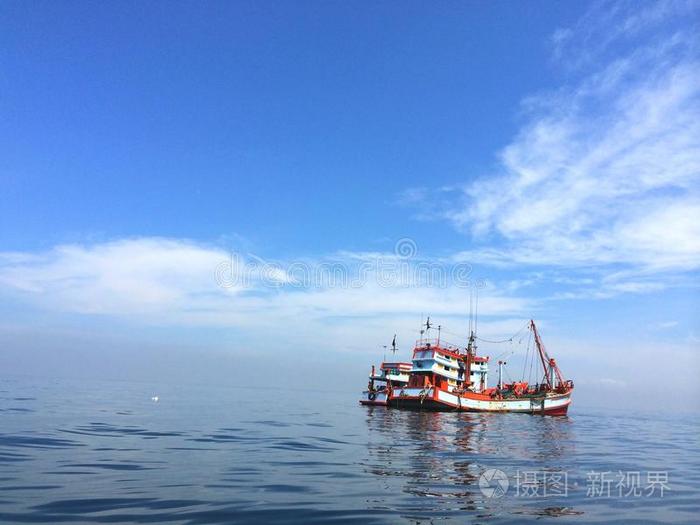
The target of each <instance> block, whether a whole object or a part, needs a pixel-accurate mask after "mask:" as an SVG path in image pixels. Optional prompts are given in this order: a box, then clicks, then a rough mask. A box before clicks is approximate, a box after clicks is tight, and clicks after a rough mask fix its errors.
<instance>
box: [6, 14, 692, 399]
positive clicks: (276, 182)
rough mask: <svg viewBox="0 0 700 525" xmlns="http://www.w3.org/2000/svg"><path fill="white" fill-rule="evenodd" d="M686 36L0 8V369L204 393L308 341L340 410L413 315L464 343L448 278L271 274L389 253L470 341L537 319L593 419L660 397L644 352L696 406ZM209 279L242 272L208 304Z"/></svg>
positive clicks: (559, 25)
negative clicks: (465, 277) (194, 381)
mask: <svg viewBox="0 0 700 525" xmlns="http://www.w3.org/2000/svg"><path fill="white" fill-rule="evenodd" d="M698 19H699V17H698V7H697V3H694V2H680V1H661V2H645V3H637V2H604V3H588V4H587V3H574V2H537V3H535V2H521V3H516V2H444V3H440V4H439V5H433V4H429V3H425V2H420V3H419V2H402V3H400V4H399V3H395V2H380V3H375V4H369V3H367V4H351V3H346V2H304V3H301V2H300V3H292V2H279V3H272V2H249V3H246V2H235V3H230V2H228V3H227V2H220V3H215V2H209V3H203V4H202V3H200V4H195V3H185V2H180V3H165V2H163V3H153V2H151V3H126V2H123V3H118V4H102V5H99V6H97V5H94V4H89V3H81V2H73V3H70V4H69V3H48V2H23V3H19V2H16V3H6V4H4V5H3V6H2V7H0V68H2V72H3V74H2V75H1V77H0V90H1V92H2V97H0V116H1V117H2V118H0V144H1V145H2V155H0V189H1V191H0V312H1V313H2V317H3V321H2V322H0V343H2V344H3V347H4V348H6V349H7V350H6V351H4V352H3V354H4V357H5V359H4V360H2V357H0V362H1V363H2V365H3V367H4V368H6V369H9V370H11V371H16V372H19V373H32V372H36V371H39V372H43V373H47V374H50V373H54V372H55V373H68V374H72V373H76V368H83V369H84V371H90V372H94V373H95V374H98V375H99V374H100V373H102V374H107V375H109V374H110V373H113V372H114V371H115V369H117V370H121V372H119V373H116V372H114V373H116V374H117V375H119V374H121V375H124V376H130V375H132V376H133V375H134V374H135V375H139V377H143V378H144V379H146V380H148V379H149V377H152V376H153V375H158V374H160V375H163V374H164V372H163V370H165V369H167V370H168V372H167V374H166V375H168V376H169V377H171V376H172V377H177V378H180V377H185V376H187V371H192V370H194V369H196V370H197V372H196V375H197V377H201V378H207V377H213V376H216V374H217V373H219V372H218V371H212V370H215V369H222V368H223V369H227V368H226V367H222V365H221V362H222V360H224V361H226V360H229V361H230V360H231V359H233V360H234V361H231V362H232V363H234V364H232V365H231V364H230V363H229V365H226V366H230V367H232V369H239V368H240V366H238V365H237V364H235V363H243V362H248V361H246V359H263V360H265V359H273V358H274V359H283V360H284V359H290V360H291V359H292V358H294V359H297V356H295V352H294V351H292V350H291V348H300V347H304V348H309V349H310V350H308V354H309V356H308V361H309V362H310V363H312V364H313V366H318V367H322V366H327V365H329V366H330V365H333V364H334V363H340V364H341V365H342V366H341V368H342V369H343V370H344V371H345V373H344V375H343V377H344V378H343V381H344V383H343V385H345V386H346V387H348V388H350V387H352V385H354V384H355V383H356V384H357V385H358V387H357V388H359V387H360V386H361V385H362V384H363V381H364V379H363V377H362V376H363V373H364V369H365V368H366V366H367V365H368V364H369V362H370V361H371V360H372V359H373V358H379V357H381V356H380V355H379V351H378V348H379V346H380V344H382V342H384V340H385V339H386V338H387V337H388V336H389V337H390V336H391V335H393V333H394V332H397V333H399V334H401V336H400V337H401V339H402V341H404V343H403V346H405V347H406V350H408V348H409V347H410V341H411V340H412V338H414V337H415V333H414V332H415V330H416V329H417V324H418V322H419V320H420V316H421V314H422V313H431V314H432V315H433V316H434V318H436V319H439V320H440V322H442V323H443V324H444V326H446V327H449V328H450V330H451V331H453V332H454V333H459V334H461V333H463V332H464V331H465V327H466V319H465V315H466V313H467V308H468V306H467V305H468V301H469V299H468V296H469V289H468V288H465V287H464V286H460V285H458V284H455V283H454V282H450V283H447V284H446V285H445V286H435V285H434V283H432V284H431V283H416V282H406V281H404V280H399V281H394V282H392V283H390V284H389V285H387V283H383V282H380V280H378V279H377V275H376V273H375V272H374V271H371V272H370V274H369V278H368V279H367V280H366V282H364V283H363V285H362V286H360V287H354V288H349V287H347V286H338V285H331V284H329V283H326V282H322V283H316V284H308V283H307V284H305V285H301V284H300V283H299V282H297V281H296V280H295V279H294V275H292V274H293V273H294V272H293V271H291V270H290V268H294V267H297V268H298V266H299V265H301V264H304V265H305V266H304V267H305V268H310V269H315V270H318V269H319V268H322V267H323V266H324V265H327V264H331V263H332V264H338V265H342V266H343V267H344V268H346V269H347V272H348V273H349V274H355V273H357V271H358V267H360V266H361V265H362V264H369V265H370V266H371V267H372V268H375V267H376V261H378V260H381V261H388V262H389V264H401V265H407V267H409V268H413V269H415V268H416V266H419V265H420V264H432V265H435V266H436V267H439V268H441V269H442V270H443V271H444V272H445V273H450V272H453V271H454V269H455V268H459V267H463V266H464V265H469V266H470V267H471V273H470V275H471V277H472V278H473V279H475V280H476V279H478V280H479V282H480V283H482V284H483V287H481V288H480V297H481V299H480V301H481V308H480V313H481V314H482V315H481V319H482V320H481V330H482V333H483V335H484V337H487V336H489V337H497V336H509V335H510V334H512V333H513V332H515V331H516V330H517V329H518V328H519V327H520V326H521V325H522V323H523V322H524V320H525V319H527V318H529V317H535V318H536V319H537V320H538V321H539V322H540V323H541V325H542V329H543V335H544V337H545V341H546V342H548V346H549V347H550V349H551V351H552V353H554V354H555V355H558V356H559V358H560V362H561V365H562V368H563V369H564V371H565V372H567V373H569V375H571V376H572V377H574V379H575V380H577V384H580V385H581V386H580V392H581V393H580V394H579V395H580V396H582V397H583V398H584V399H587V400H590V401H591V402H593V401H598V402H601V403H602V402H605V399H607V398H608V397H609V396H610V395H618V394H623V395H624V396H625V397H628V398H632V397H635V398H636V399H637V400H638V401H639V402H641V403H647V402H650V403H653V402H654V401H653V397H654V396H651V395H649V394H648V392H647V391H646V389H645V388H643V386H642V383H641V381H642V379H641V378H650V377H658V368H657V367H656V366H655V365H654V362H655V360H656V359H658V355H659V353H660V352H662V353H663V355H664V356H666V357H668V358H669V359H670V360H671V361H672V362H673V363H674V368H675V367H677V371H678V376H677V381H676V382H677V385H678V388H679V391H681V392H684V393H685V394H688V395H697V394H698V393H700V392H699V391H698V386H697V384H696V383H695V381H694V378H695V377H696V376H697V373H698V372H700V360H699V358H698V350H699V345H700V320H699V319H698V313H697V312H698V311H700V308H699V306H700V304H698V303H699V302H700V301H699V300H698V288H697V284H698V279H697V278H698V267H699V266H700V227H699V226H698V224H700V221H698V217H700V199H699V193H700V128H699V126H700V124H699V123H700V101H699V98H700V97H699V96H700V90H699V89H698V86H699V85H700V82H699V81H700V74H699V73H698V71H699V68H698V38H697V36H696V35H697V34H698V27H697V26H698ZM400 239H410V240H411V241H410V242H411V243H412V244H411V246H412V247H415V248H416V250H417V252H416V253H415V255H414V256H412V257H410V258H409V259H408V260H406V259H402V258H400V257H397V254H396V253H395V248H396V245H397V242H399V241H400ZM231 257H234V258H236V260H240V261H242V262H243V264H244V265H245V266H246V268H247V269H248V270H249V271H248V273H249V274H250V275H248V279H247V280H246V282H245V284H241V283H240V282H237V283H236V284H235V286H229V287H226V286H221V282H220V281H217V269H219V270H220V269H221V268H222V264H223V265H224V266H225V265H226V261H230V260H231ZM261 264H267V265H268V266H267V268H268V269H270V268H272V269H273V270H274V271H272V272H268V273H266V274H263V273H264V272H263V273H261V272H262V271H261V270H260V265H261ZM256 265H257V266H256ZM295 265H296V266H295ZM372 265H375V266H372ZM460 265H461V266H460ZM251 268H253V269H252V270H251ZM409 281H410V279H409ZM271 284H272V285H271ZM287 346H289V347H290V348H289V349H285V347H287ZM273 349H274V351H273ZM485 350H486V351H491V350H490V349H485ZM492 351H493V352H494V353H499V352H500V350H497V349H495V348H494V349H492ZM145 356H146V357H145ZM251 356H252V357H251ZM236 359H239V360H240V361H236ZM601 359H604V360H605V362H608V363H609V366H606V367H605V368H604V370H600V363H601ZM166 362H167V363H168V364H167V366H166V365H165V364H164V363H166ZM227 362H228V361H227ZM265 362H267V361H265ZM78 363H83V364H85V363H89V366H82V367H76V366H75V365H76V364H78ZM120 367H121V368H120ZM227 370H228V369H227ZM224 377H225V374H223V373H222V377H221V378H220V379H221V380H224ZM241 380H245V378H243V379H241ZM631 392H634V395H631V394H630V393H631ZM632 401H633V400H632V399H630V402H632ZM684 408H698V407H697V402H695V403H693V402H690V403H686V406H684Z"/></svg>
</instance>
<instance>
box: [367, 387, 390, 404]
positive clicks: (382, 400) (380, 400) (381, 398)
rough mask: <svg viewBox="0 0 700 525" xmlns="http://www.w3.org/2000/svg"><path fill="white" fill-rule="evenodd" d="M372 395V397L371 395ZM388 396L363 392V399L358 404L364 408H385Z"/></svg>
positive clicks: (382, 393)
mask: <svg viewBox="0 0 700 525" xmlns="http://www.w3.org/2000/svg"><path fill="white" fill-rule="evenodd" d="M372 394H374V395H372ZM388 401H389V400H388V396H387V393H386V392H369V391H366V392H363V397H362V399H360V404H361V405H365V406H383V407H385V406H387V404H388Z"/></svg>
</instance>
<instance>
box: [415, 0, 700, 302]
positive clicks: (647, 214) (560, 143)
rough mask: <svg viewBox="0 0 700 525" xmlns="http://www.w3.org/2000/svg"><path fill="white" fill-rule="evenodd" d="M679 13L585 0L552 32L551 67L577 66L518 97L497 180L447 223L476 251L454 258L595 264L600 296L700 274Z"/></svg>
mask: <svg viewBox="0 0 700 525" xmlns="http://www.w3.org/2000/svg"><path fill="white" fill-rule="evenodd" d="M692 10H695V11H694V13H697V11H698V4H697V3H692V2H690V3H689V2H658V3H654V4H649V5H647V6H646V7H644V8H643V9H640V8H639V4H638V3H612V4H610V3H606V4H604V5H603V4H596V5H595V6H594V7H593V8H592V10H591V12H590V13H589V14H588V15H586V17H584V19H583V20H582V21H581V22H580V23H579V24H577V25H576V26H574V27H572V28H568V29H565V30H558V31H557V33H556V34H555V36H554V37H553V40H554V43H555V46H554V54H555V57H556V59H557V60H558V61H560V62H562V63H565V62H567V61H571V62H576V63H577V65H578V66H580V69H579V70H578V71H577V74H576V75H573V77H572V78H574V80H570V82H569V83H568V84H567V85H566V86H565V87H563V88H561V89H558V90H557V91H555V92H548V93H543V94H539V95H536V96H532V97H528V98H527V99H526V100H525V102H524V108H525V111H526V115H527V120H526V123H525V124H524V125H523V127H522V128H521V129H520V131H519V132H518V133H517V135H516V137H515V138H514V140H513V141H512V142H511V143H510V144H509V145H507V146H506V147H505V148H504V149H503V150H502V151H501V153H500V156H499V166H498V169H497V170H496V173H495V174H493V175H490V176H486V177H482V178H480V179H479V180H477V181H476V182H474V183H470V184H467V185H465V186H463V187H462V188H461V190H460V193H461V195H462V202H461V204H460V205H459V206H457V207H455V208H453V209H452V211H451V212H450V213H448V214H447V218H448V219H449V220H450V221H451V222H452V223H453V224H454V225H455V226H456V227H458V228H460V229H462V230H465V231H467V232H470V233H471V234H472V235H473V237H474V241H475V242H474V244H475V245H476V247H475V248H472V249H470V250H468V251H465V252H462V253H461V254H458V255H456V256H455V257H456V258H457V259H459V258H462V259H468V260H470V261H475V262H478V263H483V264H491V265H494V266H510V265H515V264H518V265H520V264H527V265H549V266H556V267H562V266H566V267H569V268H574V269H575V268H590V267H606V268H609V270H608V272H609V273H611V274H612V273H614V274H615V276H612V275H608V276H607V277H605V281H606V283H607V284H608V285H609V286H608V287H607V290H608V291H610V292H614V291H642V292H643V291H650V290H655V289H658V288H659V286H661V285H660V284H659V282H660V281H659V280H658V279H656V280H654V281H653V282H648V280H649V276H651V275H659V274H663V273H674V272H676V273H677V272H683V271H689V270H696V269H698V268H700V220H698V217H700V61H699V60H698V53H697V51H698V37H697V36H696V35H697V33H695V32H694V29H695V28H694V27H692V25H693V22H689V21H688V20H689V18H690V19H693V18H694V17H687V16H685V17H684V15H687V14H688V12H689V11H692ZM588 19H590V20H588ZM586 20H588V21H586ZM593 21H594V22H593ZM601 35H605V37H604V38H603V37H602V36H601ZM621 42H622V43H621ZM582 56H586V57H590V56H595V57H596V60H595V61H590V62H589V61H587V60H584V59H582ZM415 192H416V191H415V190H414V193H415ZM621 268H623V269H625V272H626V273H624V274H623V273H621V272H620V270H621ZM603 277H604V276H603Z"/></svg>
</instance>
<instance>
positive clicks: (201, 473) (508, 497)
mask: <svg viewBox="0 0 700 525" xmlns="http://www.w3.org/2000/svg"><path fill="white" fill-rule="evenodd" d="M154 390H155V391H154ZM357 394H358V393H357V392H345V393H338V392H330V393H329V392H328V391H327V390H295V391H283V390H276V389H269V388H266V389H264V390H255V389H249V388H234V387H230V388H224V387H211V386H206V387H205V386H201V387H196V386H173V385H170V386H159V387H157V388H155V387H153V386H152V385H146V384H144V383H127V382H97V381H93V382H79V381H65V380H62V381H59V380H44V381H40V380H37V379H32V380H29V379H26V378H24V379H17V378H12V379H4V380H2V381H0V421H2V424H1V425H0V522H1V523H182V524H203V523H249V522H251V523H252V522H265V523H314V522H321V523H329V522H330V523H346V522H347V523H350V522H353V523H359V522H361V523H397V522H406V523H435V522H443V521H452V522H457V523H465V522H472V523H528V522H532V523H535V522H537V523H541V522H542V520H546V521H557V522H573V521H576V522H586V523H607V522H615V523H630V524H632V523H634V524H637V523H688V524H690V523H698V516H700V498H699V497H698V496H699V495H700V460H699V452H698V450H699V448H698V429H699V428H700V426H699V421H698V417H697V416H688V415H659V414H652V413H648V414H646V413H628V412H623V411H617V412H613V411H600V410H593V409H583V408H580V407H577V406H576V404H575V402H574V408H573V409H572V413H571V414H570V415H569V416H568V417H540V416H529V415H516V414H501V415H498V414H467V413H461V414H455V413H430V412H404V411H398V410H387V409H384V408H365V407H361V406H359V405H358V404H357V398H356V396H357ZM155 395H158V401H157V402H156V401H154V400H153V399H152V397H153V396H155ZM492 469H496V470H497V471H501V472H503V473H504V474H505V476H506V477H507V480H508V487H507V489H506V490H505V493H504V494H502V495H501V493H496V494H494V493H493V491H491V492H489V491H488V488H490V487H493V486H495V485H494V484H493V480H491V481H489V480H490V477H484V476H486V473H488V472H494V470H492ZM528 472H529V473H535V474H530V475H531V476H534V479H537V473H541V475H542V479H546V478H545V476H548V475H550V474H551V475H554V476H557V475H561V474H562V473H565V478H564V480H565V483H564V485H560V486H559V488H558V491H556V490H555V491H552V490H550V494H547V495H543V494H542V493H541V492H538V490H537V483H535V485H533V486H530V489H533V488H534V489H535V490H534V491H533V490H531V492H530V494H529V495H528V494H526V493H525V492H526V491H522V493H521V490H520V489H522V488H523V487H525V488H527V486H526V484H525V483H524V482H523V485H521V486H518V483H519V480H521V479H523V480H525V481H526V480H527V478H526V476H527V475H528V474H526V473H528ZM603 472H607V473H608V474H607V475H608V476H610V479H613V480H615V481H613V482H612V484H609V485H608V488H609V490H608V491H607V492H608V493H607V494H606V491H605V490H604V489H605V486H603V487H602V488H603V490H602V491H600V492H601V493H600V494H592V493H591V489H592V487H594V486H595V481H594V480H595V479H597V478H596V476H598V475H600V474H601V473H603ZM630 472H631V473H633V474H632V476H634V475H635V474H634V473H639V476H640V480H641V485H642V487H644V486H645V485H646V481H647V478H646V476H647V475H648V473H649V472H652V473H653V472H665V473H666V475H667V476H668V482H667V484H666V485H667V487H666V490H665V491H664V494H663V496H661V495H660V494H659V492H658V491H655V492H654V493H652V494H651V495H647V494H646V490H644V491H642V493H641V494H638V495H635V494H634V493H633V494H629V495H625V494H622V495H620V490H622V489H621V488H620V487H616V482H617V480H618V479H620V478H618V476H619V475H620V474H621V473H622V474H623V475H624V474H626V473H630ZM654 475H656V474H654ZM550 478H551V479H557V478H556V477H551V476H550ZM632 479H634V477H633V478H632ZM485 480H486V481H485ZM480 483H481V484H480ZM484 488H486V489H487V490H486V491H485V490H483V489H484ZM501 488H503V486H501ZM539 488H540V489H543V490H545V489H546V487H545V486H542V487H539ZM625 488H627V487H625ZM598 489H600V487H598ZM552 492H553V493H552ZM608 494H609V495H608Z"/></svg>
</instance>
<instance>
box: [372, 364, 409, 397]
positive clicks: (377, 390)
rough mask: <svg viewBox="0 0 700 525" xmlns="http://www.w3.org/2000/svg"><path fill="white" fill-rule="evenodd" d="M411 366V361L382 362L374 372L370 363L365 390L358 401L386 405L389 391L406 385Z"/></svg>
mask: <svg viewBox="0 0 700 525" xmlns="http://www.w3.org/2000/svg"><path fill="white" fill-rule="evenodd" d="M412 368H413V365H412V364H411V363H400V362H395V363H387V362H384V363H382V364H381V365H380V367H379V370H378V372H375V368H374V365H372V370H371V372H370V374H369V383H368V384H367V390H365V391H364V392H363V393H362V399H360V403H361V404H362V405H379V406H386V405H387V401H388V399H389V395H390V393H391V391H392V390H393V389H394V388H404V387H405V386H406V384H407V383H408V378H409V374H410V373H411V369H412Z"/></svg>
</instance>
